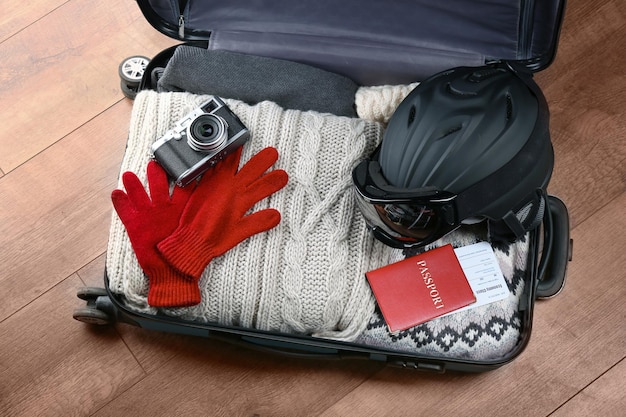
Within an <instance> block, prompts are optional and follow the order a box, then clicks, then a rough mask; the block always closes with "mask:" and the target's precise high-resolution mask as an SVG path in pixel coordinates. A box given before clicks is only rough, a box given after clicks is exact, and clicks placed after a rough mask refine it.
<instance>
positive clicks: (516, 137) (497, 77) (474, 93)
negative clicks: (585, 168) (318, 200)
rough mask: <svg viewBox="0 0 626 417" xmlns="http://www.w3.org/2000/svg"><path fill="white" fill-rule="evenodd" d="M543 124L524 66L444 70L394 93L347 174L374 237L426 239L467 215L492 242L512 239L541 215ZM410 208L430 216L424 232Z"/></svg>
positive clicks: (545, 162) (538, 96) (549, 155)
mask: <svg viewBox="0 0 626 417" xmlns="http://www.w3.org/2000/svg"><path fill="white" fill-rule="evenodd" d="M548 124H549V111H548V106H547V103H546V100H545V98H544V96H543V94H542V92H541V90H540V89H539V87H538V86H537V85H536V84H535V82H534V81H533V79H532V74H531V73H529V72H527V70H525V69H522V68H517V67H514V66H513V65H512V64H509V63H497V64H491V65H486V66H483V67H458V68H454V69H451V70H448V71H444V72H442V73H439V74H437V75H435V76H433V77H431V78H429V79H428V80H426V81H424V82H422V83H421V84H419V85H418V86H417V87H416V88H415V89H414V90H413V91H412V92H411V93H410V94H409V95H408V96H407V97H406V98H405V99H404V101H403V102H402V103H401V104H400V105H399V106H398V108H397V110H396V111H395V113H394V114H393V116H392V117H391V119H390V121H389V125H388V127H387V129H386V131H385V134H384V137H383V140H382V143H381V145H380V147H379V149H378V150H377V151H376V152H375V153H374V155H372V157H371V158H370V159H369V160H367V161H364V162H362V163H361V164H359V165H358V166H357V167H356V168H355V170H354V172H353V179H354V182H355V185H356V188H357V191H358V194H359V196H360V197H361V198H362V199H364V200H365V203H366V204H370V205H372V204H373V205H375V206H376V212H377V214H378V216H379V217H381V218H382V220H383V224H382V225H381V226H382V230H381V229H380V228H379V233H380V232H381V231H384V229H387V231H388V232H391V234H394V232H396V233H395V234H396V236H394V237H398V236H397V235H398V234H399V237H400V244H398V245H396V246H403V247H406V246H414V245H416V244H420V245H423V244H426V243H430V242H432V241H434V240H436V239H437V238H439V237H441V236H442V235H443V234H445V233H448V232H449V231H451V230H454V229H455V228H457V227H458V226H459V225H460V224H461V223H462V222H464V221H468V220H470V219H477V218H481V219H482V218H486V219H488V220H489V225H490V236H491V238H492V239H496V240H503V239H506V240H512V239H515V238H519V237H521V236H522V235H523V234H525V233H526V232H527V231H528V230H531V229H533V228H535V227H536V226H537V225H538V224H539V223H540V222H541V219H542V217H543V210H544V204H545V202H544V197H543V196H544V194H545V189H546V187H547V184H548V182H549V180H550V177H551V174H552V169H553V165H554V154H553V150H552V144H551V142H550V134H549V126H548ZM426 201H430V204H431V205H432V207H429V204H425V202H426ZM444 202H445V204H444ZM435 203H438V204H439V208H440V210H439V212H437V210H434V209H433V207H434V205H436V204H435ZM412 204H413V206H412ZM383 206H384V207H383ZM443 206H446V208H445V210H444V211H443V212H442V211H441V207H443ZM362 207H365V206H363V204H362ZM416 207H419V210H418V211H419V216H422V215H423V214H424V213H427V214H428V216H430V218H429V221H430V223H429V224H428V229H429V230H428V232H427V233H426V232H424V233H423V234H420V233H421V232H419V231H418V230H417V228H416V227H414V225H415V224H417V220H416V216H417V214H416ZM425 209H426V211H424V210H425ZM366 211H368V210H367V209H366ZM371 213H372V210H371V209H369V215H368V214H366V217H368V220H371ZM402 216H408V218H406V219H404V220H403V219H401V217H402ZM420 219H421V220H420V222H423V218H421V217H420ZM409 223H410V225H409ZM435 223H436V224H437V227H436V228H435V227H434V226H435ZM371 224H372V223H370V225H371ZM411 225H412V226H411ZM411 227H413V229H411ZM389 229H391V230H389ZM435 229H437V231H436V233H435V231H434V230H435ZM375 231H376V230H375ZM412 232H415V234H414V233H412ZM426 235H428V236H426ZM407 238H409V239H407ZM411 238H412V239H411ZM412 240H413V241H414V242H413V243H412Z"/></svg>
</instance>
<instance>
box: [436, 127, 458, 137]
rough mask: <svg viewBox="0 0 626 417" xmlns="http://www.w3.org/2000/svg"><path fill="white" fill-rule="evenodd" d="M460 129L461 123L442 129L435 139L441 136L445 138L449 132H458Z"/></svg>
mask: <svg viewBox="0 0 626 417" xmlns="http://www.w3.org/2000/svg"><path fill="white" fill-rule="evenodd" d="M461 129H463V125H457V126H453V127H451V128H449V129H448V130H446V131H444V132H443V133H442V134H441V135H439V137H438V138H437V140H439V139H443V138H445V137H447V136H450V135H451V134H453V133H456V132H458V131H459V130H461Z"/></svg>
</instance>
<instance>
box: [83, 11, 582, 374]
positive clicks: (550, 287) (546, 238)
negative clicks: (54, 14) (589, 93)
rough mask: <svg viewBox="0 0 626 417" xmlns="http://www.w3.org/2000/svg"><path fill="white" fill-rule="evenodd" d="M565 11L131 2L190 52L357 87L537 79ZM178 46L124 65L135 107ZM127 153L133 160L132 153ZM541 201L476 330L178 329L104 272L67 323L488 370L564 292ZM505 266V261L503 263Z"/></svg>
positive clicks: (559, 207) (519, 346) (564, 247)
mask: <svg viewBox="0 0 626 417" xmlns="http://www.w3.org/2000/svg"><path fill="white" fill-rule="evenodd" d="M564 3H565V2H564V1H559V0H554V1H548V2H539V1H534V0H523V1H512V0H508V1H504V0H503V1H499V2H488V3H480V4H478V5H477V4H476V3H475V2H469V1H467V0H454V1H448V2H444V3H442V4H437V5H434V4H432V2H426V1H421V0H420V1H413V2H410V4H409V2H385V3H382V2H362V1H361V2H356V1H344V2H330V1H329V2H321V3H320V2H315V3H298V4H295V3H292V2H276V1H273V2H268V1H258V2H254V3H253V4H251V3H249V2H241V6H238V4H239V2H234V3H233V2H227V3H220V2H210V3H207V2H194V1H170V0H168V1H165V0H138V4H139V7H140V8H141V10H142V12H143V14H144V15H145V17H146V18H147V20H148V21H149V22H150V23H151V24H152V25H153V26H154V27H155V28H156V29H158V30H159V31H161V32H163V33H165V34H166V35H168V36H171V37H173V38H177V39H181V40H182V41H185V45H189V46H193V47H198V48H208V49H210V50H225V51H231V52H237V53H244V54H251V55H257V56H265V57H269V58H277V59H282V60H290V61H294V62H299V63H303V64H308V65H310V66H312V67H316V68H321V69H324V70H327V71H331V72H333V73H337V74H341V75H343V76H346V77H348V78H350V79H352V80H354V81H355V82H356V83H357V84H359V85H362V86H376V85H396V84H397V85H400V84H409V83H412V82H415V81H420V80H423V79H425V78H427V77H428V76H430V75H432V74H434V73H437V72H439V71H442V70H446V69H448V68H452V67H457V66H480V65H484V64H485V63H490V62H497V61H515V62H517V63H520V64H522V65H525V66H526V67H528V68H530V69H531V70H533V71H538V70H541V69H543V68H545V67H546V66H548V65H549V64H550V63H551V61H552V60H553V59H554V56H555V52H556V46H557V42H558V35H559V28H560V25H561V19H562V16H563V8H564ZM235 11H236V12H235ZM178 47H179V46H175V47H172V48H169V49H167V50H165V51H163V52H162V53H160V54H158V55H157V56H155V57H154V58H153V59H151V60H147V59H145V60H144V59H143V58H141V57H133V58H132V60H133V61H134V64H135V66H136V65H139V66H140V67H141V69H142V71H141V72H138V73H132V72H126V71H125V69H124V63H122V65H121V66H120V75H121V77H122V90H123V91H124V93H125V94H126V95H127V96H129V97H134V96H135V94H136V93H137V91H138V90H147V89H155V88H156V82H157V81H158V79H159V77H160V74H161V73H162V69H163V68H164V67H166V65H167V63H168V61H169V60H170V58H171V57H172V56H173V54H174V52H175V50H176V49H177V48H178ZM144 66H145V71H143V70H144V68H143V67H144ZM139 75H142V76H141V77H139ZM192 92H193V91H192ZM154 139H156V138H154ZM127 152H132V147H130V150H128V149H127ZM547 201H548V209H547V210H546V211H545V216H544V221H543V224H542V226H541V227H538V228H537V229H535V230H533V231H531V232H530V233H528V235H527V237H526V239H524V242H523V244H522V246H523V251H522V252H521V253H524V254H526V256H525V265H524V270H523V273H521V274H518V275H517V277H516V278H515V279H512V280H508V284H509V285H510V286H511V289H512V290H513V292H515V293H516V294H515V297H517V298H516V301H515V308H516V311H514V312H513V314H512V315H511V317H508V318H507V319H506V320H503V318H502V317H495V316H494V317H493V318H490V319H489V320H485V323H482V324H481V325H477V324H476V323H475V322H472V323H470V324H468V325H466V326H465V327H462V326H460V327H456V328H454V326H452V327H453V328H451V327H450V326H443V329H439V330H437V331H433V330H432V329H429V328H428V327H427V326H424V325H420V326H417V327H415V328H413V329H409V330H408V331H404V332H401V333H400V334H390V333H389V332H388V331H387V328H386V326H385V325H384V321H383V320H382V318H381V315H380V312H379V311H376V312H375V314H374V315H373V316H372V317H371V318H370V320H369V323H368V326H367V332H369V333H367V334H365V335H364V336H360V337H359V338H357V339H355V340H352V341H338V340H333V339H330V338H324V337H313V336H312V335H308V334H294V333H284V332H278V331H265V330H259V329H256V328H252V327H244V326H240V325H225V324H223V323H222V324H220V323H219V322H199V321H192V320H185V319H182V318H180V317H177V314H176V313H174V314H172V312H169V313H168V312H167V311H159V312H157V313H154V312H153V311H148V310H144V311H142V310H141V309H136V308H132V307H131V306H130V305H129V303H128V300H127V299H126V296H125V295H124V294H123V293H121V292H120V291H119V290H118V289H112V288H111V286H110V285H109V284H110V282H109V277H108V275H107V272H106V271H105V288H104V289H100V288H82V289H79V291H78V297H79V298H81V299H83V300H85V301H86V302H87V305H86V307H83V308H79V309H77V310H76V311H75V313H74V318H76V319H77V320H80V321H83V322H87V323H91V324H110V323H114V322H123V323H129V324H132V325H136V326H140V327H143V328H147V329H154V330H159V331H166V332H173V333H181V334H191V335H198V336H204V337H211V338H216V339H223V340H226V341H228V342H231V343H243V344H245V345H247V346H251V347H254V348H256V349H262V350H269V351H274V352H279V353H281V354H288V355H296V356H303V357H329V358H361V359H370V360H377V361H383V362H386V363H388V364H390V365H397V366H402V367H407V368H415V369H422V370H429V371H436V372H443V371H446V370H453V371H471V372H475V371H487V370H491V369H495V368H497V367H499V366H502V365H504V364H506V363H508V362H510V361H512V360H513V359H515V358H516V357H517V356H518V355H519V354H520V353H521V352H522V351H523V349H524V348H525V346H526V345H527V343H528V341H529V338H530V334H531V328H532V317H533V307H534V302H535V300H536V299H538V298H549V297H552V296H554V295H556V294H557V293H558V292H559V291H560V290H561V289H562V287H563V285H564V281H565V274H566V267H567V262H568V261H569V260H570V258H571V245H572V243H571V240H570V237H569V219H568V213H567V208H566V206H565V204H563V202H562V201H561V200H559V199H558V198H556V197H554V196H549V197H548V200H547ZM474 232H475V229H473V228H471V227H470V228H469V229H468V230H464V231H461V232H459V233H462V234H463V236H467V235H468V234H469V235H473V234H474ZM453 233H456V232H453ZM476 233H477V234H480V230H477V231H476ZM453 238H454V236H453ZM461 240H462V239H461ZM453 242H455V241H454V240H453ZM441 243H445V242H441ZM441 243H440V244H441ZM496 249H498V248H496ZM500 249H502V248H500ZM509 249H510V248H505V249H504V252H506V250H509ZM407 255H408V254H407V253H405V254H403V256H407ZM510 256H514V255H510ZM503 259H509V260H510V258H506V256H505V255H503ZM509 266H510V265H509ZM509 278H510V277H509ZM516 288H517V289H516ZM131 304H132V303H131ZM460 314H462V313H460ZM451 317H453V316H451ZM504 332H509V333H510V334H509V336H508V338H509V340H508V341H507V342H506V343H508V344H506V346H502V347H499V343H504V342H503V341H502V340H503V339H504V337H503V334H504ZM364 333H365V332H364ZM481 337H484V338H489V340H490V344H491V345H495V346H496V348H495V349H496V354H495V355H494V354H490V355H489V356H484V357H483V356H480V355H473V354H467V351H465V353H462V354H457V353H455V349H454V345H455V343H457V344H463V345H464V346H465V347H467V349H468V350H469V351H471V350H472V349H473V348H474V347H476V346H478V345H479V344H480V340H479V339H480V338H481ZM429 346H431V347H433V346H434V347H435V348H433V349H429V348H428V347H429ZM498 349H499V350H498Z"/></svg>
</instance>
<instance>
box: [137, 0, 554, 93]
mask: <svg viewBox="0 0 626 417" xmlns="http://www.w3.org/2000/svg"><path fill="white" fill-rule="evenodd" d="M137 3H138V4H139V6H140V8H141V10H142V12H143V14H144V16H145V17H146V19H147V20H148V22H150V24H152V26H154V27H155V28H156V29H157V30H159V31H161V32H162V33H164V34H166V35H168V36H170V37H172V38H176V39H181V40H185V41H206V42H208V48H209V49H223V50H228V51H233V52H241V53H248V54H254V55H261V56H268V57H273V58H280V59H288V60H292V61H296V62H301V63H306V64H309V65H313V66H317V67H320V68H324V69H327V70H330V71H333V72H336V73H339V74H343V75H346V76H348V77H350V78H352V79H353V80H355V81H356V82H358V83H360V84H362V85H378V84H400V83H409V82H413V81H420V80H422V79H424V78H426V77H428V76H430V75H432V74H434V73H436V72H439V71H442V70H445V69H448V68H452V67H456V66H463V65H469V66H478V65H483V64H485V63H486V62H490V61H495V60H514V61H521V62H522V63H524V64H525V65H526V66H527V67H528V68H530V69H531V70H533V71H539V70H541V69H543V68H545V67H547V66H548V65H549V64H550V63H551V62H552V60H553V59H554V55H555V53H556V46H557V43H558V36H559V31H560V27H561V21H562V16H563V9H564V5H565V0H478V1H477V0H471V1H470V0H445V1H441V2H433V1H432V0H413V1H411V2H408V1H369V2H364V1H362V0H361V1H356V0H342V1H336V0H317V1H315V2H305V1H298V2H295V1H293V0H255V1H250V0H231V1H227V2H221V1H213V0H202V1H200V0H137Z"/></svg>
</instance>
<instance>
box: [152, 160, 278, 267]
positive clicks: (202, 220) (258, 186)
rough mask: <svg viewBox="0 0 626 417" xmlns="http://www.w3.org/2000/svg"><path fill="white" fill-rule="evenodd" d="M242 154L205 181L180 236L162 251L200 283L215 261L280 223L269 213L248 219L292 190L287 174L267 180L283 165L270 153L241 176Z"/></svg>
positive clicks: (193, 199) (210, 173) (163, 244)
mask: <svg viewBox="0 0 626 417" xmlns="http://www.w3.org/2000/svg"><path fill="white" fill-rule="evenodd" d="M240 157H241V148H239V150H238V151H236V152H233V153H232V154H230V155H228V156H227V157H226V158H224V160H223V161H221V162H220V163H218V164H217V165H215V166H214V167H213V168H211V169H210V170H209V171H207V172H206V173H205V174H204V175H205V176H208V177H209V178H202V181H201V182H200V184H199V185H198V188H197V190H196V192H195V193H194V194H193V195H192V196H191V198H190V199H189V203H188V204H187V206H186V207H185V210H184V212H183V214H182V216H181V218H180V224H179V226H178V228H177V229H176V231H175V232H174V233H173V234H172V235H171V236H169V237H168V238H166V239H165V240H163V241H162V242H161V243H159V244H158V245H157V247H158V249H159V251H160V252H161V254H162V255H163V256H164V257H165V259H167V261H168V262H169V263H170V264H171V265H172V266H174V267H175V268H176V269H177V270H178V271H180V272H181V273H183V274H185V275H189V276H193V277H199V276H200V275H201V274H202V271H204V269H205V268H206V266H207V265H208V264H209V262H211V260H212V259H213V258H215V257H217V256H220V255H223V254H224V253H225V252H226V251H228V250H229V249H231V248H233V247H234V246H236V245H237V244H239V243H240V242H242V241H243V240H245V239H246V238H248V237H250V236H252V235H255V234H257V233H260V232H264V231H267V230H269V229H271V228H273V227H275V226H276V225H278V223H279V222H280V213H279V212H278V211H277V210H275V209H265V210H261V211H258V212H255V213H253V214H248V215H246V212H247V211H248V210H250V209H251V208H252V206H254V205H255V204H256V203H257V202H258V201H260V200H262V199H264V198H266V197H269V196H270V195H271V194H273V193H275V192H276V191H278V190H280V189H281V188H283V187H284V186H285V185H286V184H287V173H286V172H285V171H284V170H282V169H277V170H274V171H271V172H269V173H267V174H264V172H265V171H267V170H268V169H269V168H270V167H271V166H272V165H273V164H274V162H276V160H277V159H278V152H277V151H276V149H274V148H265V149H263V150H262V151H260V152H259V153H258V154H256V155H255V156H253V157H252V158H251V159H250V161H248V162H247V163H246V164H245V165H244V166H243V167H242V168H241V170H239V172H237V167H238V166H239V160H240Z"/></svg>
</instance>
